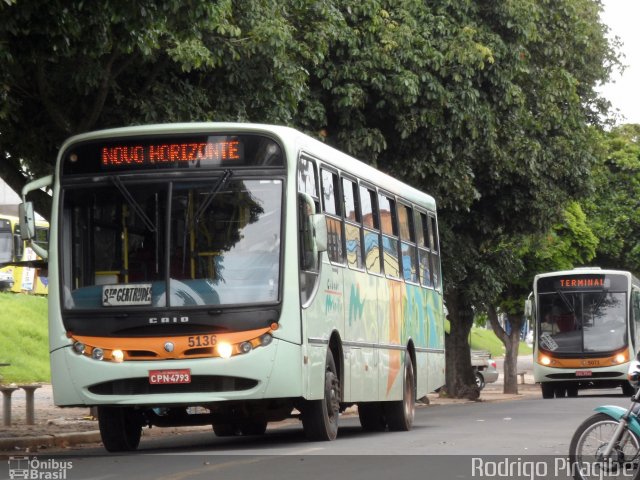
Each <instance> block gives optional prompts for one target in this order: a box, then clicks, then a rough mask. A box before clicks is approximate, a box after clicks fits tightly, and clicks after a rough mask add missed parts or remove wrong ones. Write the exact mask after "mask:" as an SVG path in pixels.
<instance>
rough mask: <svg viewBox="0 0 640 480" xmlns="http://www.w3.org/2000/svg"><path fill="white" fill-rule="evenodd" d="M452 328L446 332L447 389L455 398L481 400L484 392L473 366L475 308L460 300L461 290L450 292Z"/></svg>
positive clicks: (449, 306)
mask: <svg viewBox="0 0 640 480" xmlns="http://www.w3.org/2000/svg"><path fill="white" fill-rule="evenodd" d="M446 303H447V308H448V310H449V321H450V322H451V332H450V333H449V334H448V335H446V338H445V347H446V364H447V368H446V381H447V386H446V389H447V393H448V394H449V395H450V396H452V397H454V398H467V399H469V400H477V399H478V397H479V396H480V390H479V389H478V387H477V385H476V381H475V377H474V374H473V368H472V367H471V349H470V347H469V332H470V331H471V326H472V325H473V309H472V308H471V306H470V305H467V304H465V303H463V302H462V301H460V297H459V295H458V294H457V292H453V293H452V294H449V295H447V302H446Z"/></svg>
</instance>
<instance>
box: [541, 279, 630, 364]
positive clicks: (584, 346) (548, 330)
mask: <svg viewBox="0 0 640 480" xmlns="http://www.w3.org/2000/svg"><path fill="white" fill-rule="evenodd" d="M626 312H627V306H626V294H625V293H624V292H610V291H607V290H606V289H605V290H597V291H560V290H558V291H556V292H554V293H544V294H540V299H539V317H538V318H539V320H540V322H539V325H540V326H539V329H540V330H539V337H538V338H539V345H540V347H541V348H543V349H545V350H548V351H551V352H554V353H572V354H573V353H590V352H593V353H596V352H612V351H615V350H619V349H621V348H624V347H625V346H626V345H627V333H626V332H627V322H626V318H627V314H626Z"/></svg>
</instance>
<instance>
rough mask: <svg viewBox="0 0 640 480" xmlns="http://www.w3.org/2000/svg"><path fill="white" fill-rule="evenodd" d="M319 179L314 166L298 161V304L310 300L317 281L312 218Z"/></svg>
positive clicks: (316, 260) (317, 269) (304, 160)
mask: <svg viewBox="0 0 640 480" xmlns="http://www.w3.org/2000/svg"><path fill="white" fill-rule="evenodd" d="M318 191H319V190H318V175H317V170H316V165H315V163H314V162H313V161H312V160H310V159H308V158H304V157H301V158H300V159H299V162H298V192H300V193H298V229H299V232H298V235H299V239H298V249H299V254H298V255H299V257H300V258H299V262H300V301H301V303H302V304H303V305H305V304H306V303H307V302H309V300H310V299H311V297H312V295H313V291H314V288H315V286H316V284H317V280H318V278H319V270H320V262H319V255H318V249H317V246H316V243H315V240H314V236H313V235H314V228H313V226H314V225H313V214H315V213H316V212H317V211H318V210H319V206H320V198H319V197H318Z"/></svg>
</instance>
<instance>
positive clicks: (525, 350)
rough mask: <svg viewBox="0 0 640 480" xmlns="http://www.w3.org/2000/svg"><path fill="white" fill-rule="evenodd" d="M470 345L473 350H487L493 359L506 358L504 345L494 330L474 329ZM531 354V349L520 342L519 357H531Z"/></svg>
mask: <svg viewBox="0 0 640 480" xmlns="http://www.w3.org/2000/svg"><path fill="white" fill-rule="evenodd" d="M469 343H470V345H471V349H472V350H487V351H489V352H491V356H492V357H502V356H504V352H505V350H504V344H503V343H502V342H501V341H500V339H499V338H498V337H496V335H495V333H493V331H492V330H487V329H485V328H472V329H471V335H470V338H469ZM531 353H532V350H531V347H529V345H527V344H526V343H525V342H520V348H519V349H518V355H530V354H531Z"/></svg>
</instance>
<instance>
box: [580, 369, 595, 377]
mask: <svg viewBox="0 0 640 480" xmlns="http://www.w3.org/2000/svg"><path fill="white" fill-rule="evenodd" d="M592 375H593V372H591V370H576V377H590V376H592Z"/></svg>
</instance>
